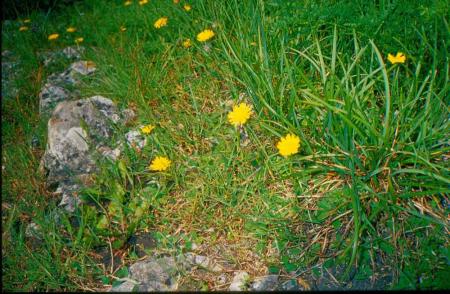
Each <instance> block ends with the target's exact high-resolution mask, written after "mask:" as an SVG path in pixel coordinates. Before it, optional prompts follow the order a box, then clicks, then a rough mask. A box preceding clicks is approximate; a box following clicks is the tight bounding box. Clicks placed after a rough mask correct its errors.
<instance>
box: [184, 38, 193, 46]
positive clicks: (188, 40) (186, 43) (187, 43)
mask: <svg viewBox="0 0 450 294" xmlns="http://www.w3.org/2000/svg"><path fill="white" fill-rule="evenodd" d="M191 46H192V43H191V39H186V40H184V42H183V47H184V48H189V47H191Z"/></svg>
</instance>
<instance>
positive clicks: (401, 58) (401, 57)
mask: <svg viewBox="0 0 450 294" xmlns="http://www.w3.org/2000/svg"><path fill="white" fill-rule="evenodd" d="M388 60H389V62H390V63H392V64H396V63H405V60H406V56H405V54H404V53H402V52H397V55H395V56H394V55H392V54H391V53H389V54H388Z"/></svg>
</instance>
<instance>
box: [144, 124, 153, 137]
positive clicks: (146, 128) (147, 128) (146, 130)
mask: <svg viewBox="0 0 450 294" xmlns="http://www.w3.org/2000/svg"><path fill="white" fill-rule="evenodd" d="M154 128H155V126H154V125H146V126H142V127H141V132H142V133H144V134H146V135H148V134H150V133H151V132H152V130H153V129H154Z"/></svg>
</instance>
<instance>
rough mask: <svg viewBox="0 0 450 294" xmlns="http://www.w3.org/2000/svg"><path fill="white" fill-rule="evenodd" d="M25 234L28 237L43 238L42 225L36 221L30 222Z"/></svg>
mask: <svg viewBox="0 0 450 294" xmlns="http://www.w3.org/2000/svg"><path fill="white" fill-rule="evenodd" d="M25 236H26V237H28V238H37V239H42V236H41V227H40V226H39V225H38V224H36V223H34V222H31V223H29V224H28V225H27V227H26V229H25Z"/></svg>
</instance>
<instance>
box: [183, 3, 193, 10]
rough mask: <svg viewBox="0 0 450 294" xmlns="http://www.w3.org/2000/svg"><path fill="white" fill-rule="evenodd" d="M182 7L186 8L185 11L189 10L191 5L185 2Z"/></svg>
mask: <svg viewBox="0 0 450 294" xmlns="http://www.w3.org/2000/svg"><path fill="white" fill-rule="evenodd" d="M183 8H184V10H186V11H189V10H191V9H192V7H191V5H189V4H185V5H184V6H183Z"/></svg>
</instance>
